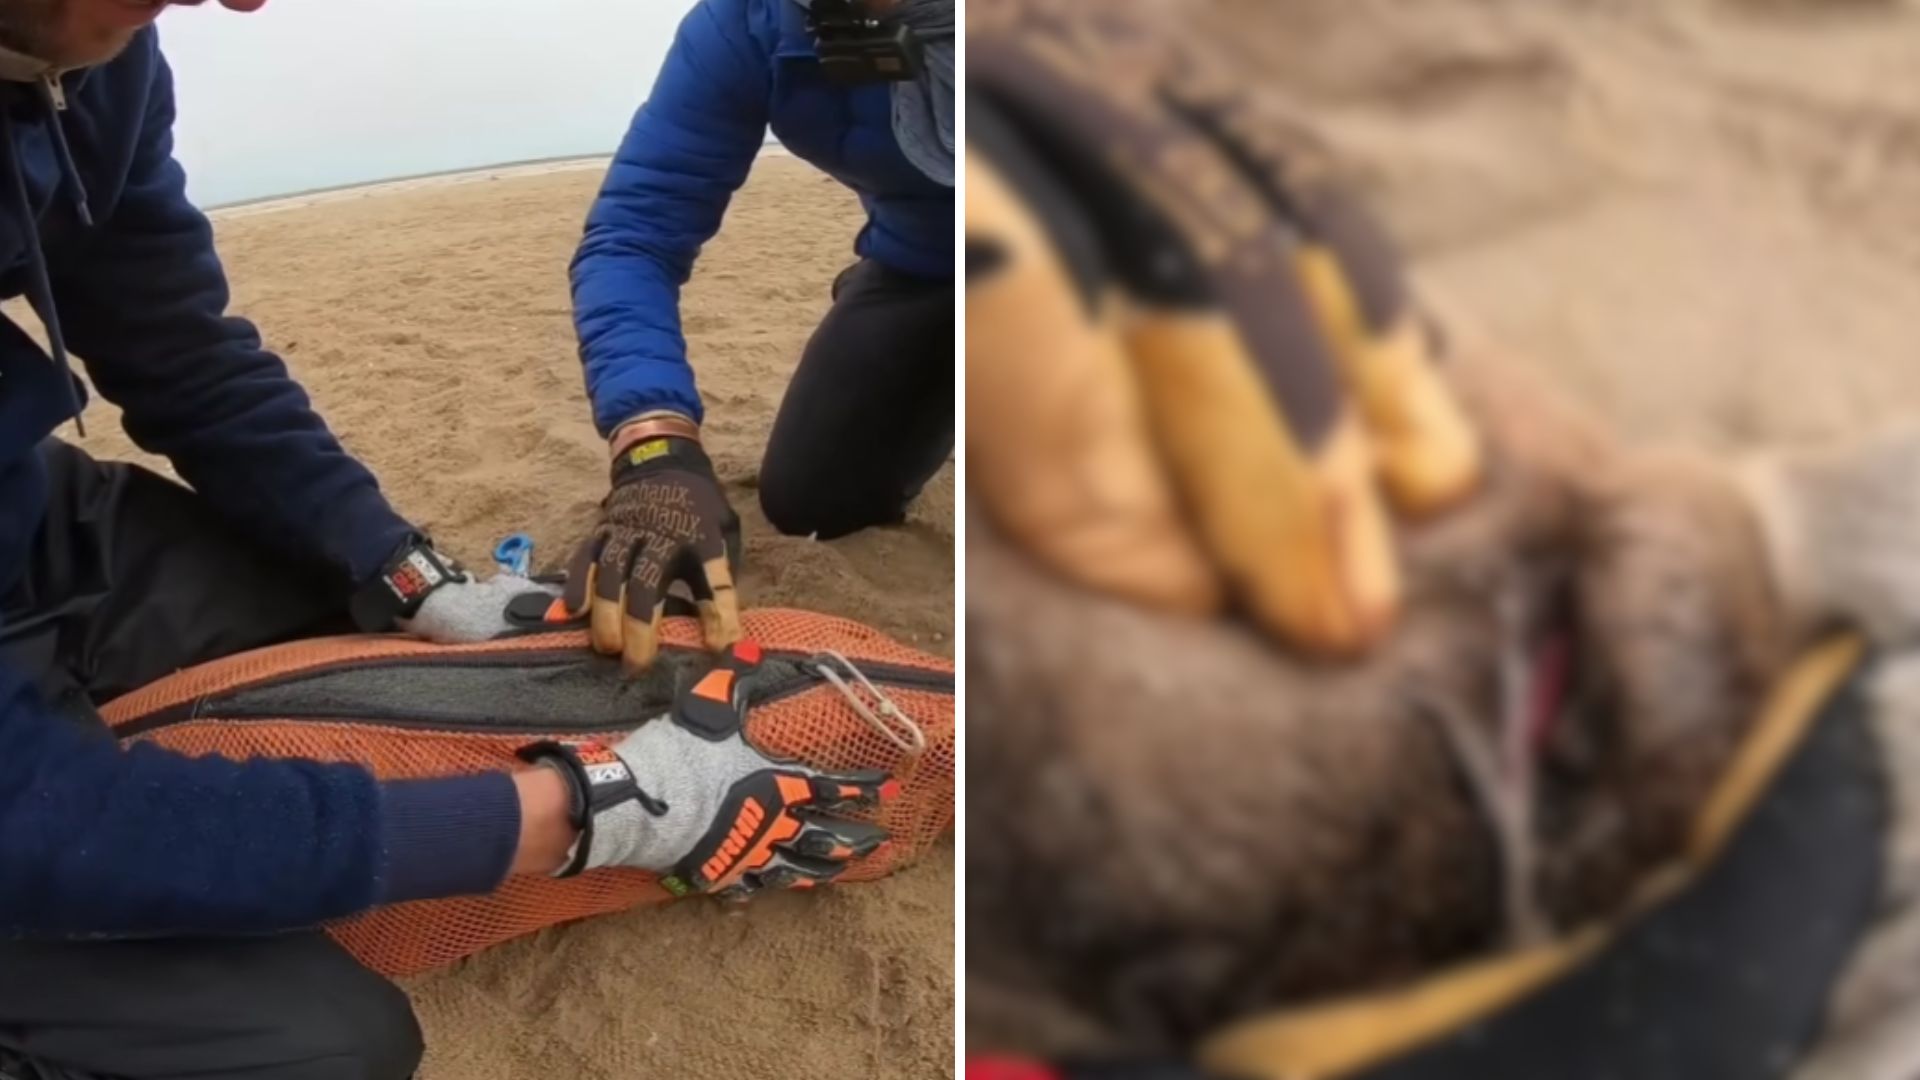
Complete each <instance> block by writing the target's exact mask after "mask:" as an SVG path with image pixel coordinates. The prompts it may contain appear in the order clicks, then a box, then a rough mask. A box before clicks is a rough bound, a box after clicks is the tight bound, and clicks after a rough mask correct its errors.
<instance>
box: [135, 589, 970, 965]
mask: <svg viewBox="0 0 1920 1080" xmlns="http://www.w3.org/2000/svg"><path fill="white" fill-rule="evenodd" d="M744 629H745V631H746V634H747V636H748V637H749V638H751V639H752V640H754V641H756V642H758V643H759V644H760V646H761V647H762V649H764V650H765V660H764V662H763V663H762V665H761V667H760V669H759V671H757V672H756V673H755V675H754V676H753V678H752V682H751V684H750V685H749V686H748V687H747V693H746V698H747V702H748V708H747V735H748V738H749V739H751V740H752V741H753V742H754V743H755V745H757V746H759V747H760V748H761V749H762V750H763V751H764V752H766V753H768V754H770V755H773V756H778V757H788V758H792V759H796V760H798V761H801V762H803V763H805V764H807V765H811V766H813V767H815V768H817V769H822V770H829V771H835V772H842V771H850V770H858V769H884V770H886V771H887V772H888V773H890V774H891V775H893V776H894V777H895V778H896V779H898V780H899V781H900V788H901V790H900V794H899V796H898V797H897V798H894V799H892V800H889V801H888V802H887V804H886V805H885V806H884V807H881V808H878V809H873V810H864V811H858V812H855V813H852V814H849V815H848V816H851V817H856V818H860V819H862V820H867V821H873V822H877V823H878V824H880V825H882V826H883V827H885V828H886V829H887V830H888V831H889V832H890V833H891V834H892V839H893V842H892V843H889V844H887V845H885V846H884V847H882V848H881V849H879V850H878V851H876V852H875V853H874V854H873V855H871V856H869V857H866V858H864V859H859V860H856V861H855V862H854V863H853V865H851V866H850V867H849V868H848V869H847V870H846V872H845V873H844V874H843V875H842V876H841V878H840V880H842V881H870V880H873V879H875V878H879V877H883V876H885V875H886V874H888V873H890V872H892V871H893V870H895V869H897V868H899V867H900V866H902V865H904V864H906V863H908V862H911V861H913V860H914V859H915V858H917V857H919V856H920V855H921V854H922V853H923V852H925V851H926V850H927V848H929V847H931V846H932V845H933V844H934V843H935V842H936V841H938V840H939V839H940V837H941V836H942V835H943V834H944V833H945V832H946V831H947V830H948V829H949V828H950V827H951V826H952V824H953V766H954V715H953V687H954V678H953V665H952V662H951V661H948V660H943V659H941V658H939V657H935V656H930V655H928V654H926V653H922V652H919V651H917V650H915V649H911V648H908V647H907V646H904V645H901V644H899V643H898V642H895V641H893V640H892V639H890V638H888V637H886V636H885V635H883V634H881V633H880V632H878V631H876V630H873V629H870V628H868V627H865V626H861V625H860V624H858V623H854V622H849V621H847V620H845V619H839V618H833V617H831V616H825V615H817V614H812V613H808V612H801V611H786V610H778V609H768V610H761V611H752V612H748V613H747V614H746V615H745V617H744ZM712 662H713V658H712V654H710V653H708V652H707V651H706V650H705V649H704V648H702V647H701V645H700V638H699V624H698V623H697V622H696V621H695V620H692V619H684V618H675V619H669V620H667V621H666V623H665V626H664V628H663V630H662V633H661V654H660V660H659V662H658V663H656V665H655V667H654V669H653V670H652V671H650V672H648V673H647V674H646V675H645V676H643V677H640V678H637V679H632V680H629V679H625V678H623V677H622V676H621V674H620V668H619V662H618V661H617V660H614V659H609V658H604V657H600V656H596V655H593V654H592V653H591V652H590V650H589V649H588V648H587V639H586V634H585V633H584V632H581V631H569V632H562V633H545V634H537V635H530V636H526V637H516V638H509V639H505V640H501V641H494V642H487V643H483V644H478V645H458V646H441V645H431V644H426V643H423V642H417V641H411V640H407V639H401V638H392V637H338V638H323V639H318V640H314V641H304V642H297V643H294V644H289V645H281V646H275V647H271V648H266V649H260V650H257V651H254V652H249V653H243V654H241V655H238V656H233V657H229V658H227V659H224V660H218V661H214V662H213V663H209V664H202V665H200V666H198V667H194V668H189V669H187V670H185V671H181V672H178V673H176V674H174V675H172V676H169V677H167V678H165V679H161V680H159V681H158V682H155V683H153V684H151V685H149V686H147V687H145V688H143V689H141V690H138V691H135V692H133V693H131V694H128V695H126V696H124V697H121V698H119V699H117V700H115V701H113V702H111V703H109V704H108V705H107V706H106V708H105V709H103V710H102V711H103V713H104V715H105V717H106V719H107V722H108V723H109V724H111V725H112V727H113V730H114V733H115V735H116V736H118V737H119V738H120V739H121V740H122V741H131V740H143V741H146V742H150V743H153V744H155V745H159V746H163V747H167V748H169V749H173V750H178V751H182V752H184V753H189V754H220V755H223V756H226V757H231V758H247V757H303V758H312V759H316V760H320V761H353V762H359V763H360V764H363V765H365V766H367V767H368V768H369V769H371V770H372V771H373V773H374V774H375V775H376V776H379V777H381V778H383V779H400V778H407V777H419V776H435V775H445V774H451V773H462V772H479V771H483V770H486V769H500V768H508V767H512V766H513V765H515V764H516V762H515V759H514V756H513V753H514V750H515V749H516V748H518V747H520V746H524V745H525V744H527V743H529V742H532V741H535V740H537V739H542V738H552V737H555V736H557V735H564V736H593V735H597V736H603V737H605V736H617V735H618V734H620V733H622V732H625V731H629V730H632V729H633V728H635V727H637V726H639V725H640V724H641V723H642V722H644V721H646V720H648V719H650V718H652V717H656V716H659V715H661V714H662V713H664V712H666V710H667V708H668V707H669V705H670V704H671V702H672V700H673V694H674V692H675V691H676V690H677V689H678V688H680V687H683V686H687V685H690V684H691V682H692V681H693V680H695V679H697V678H699V676H700V675H701V674H703V673H705V672H706V671H707V670H708V668H709V667H710V666H711V665H712ZM863 680H865V681H864V682H863ZM887 702H891V703H892V705H893V706H894V707H895V708H897V710H898V712H897V714H894V713H892V712H891V711H890V710H889V709H888V708H887V706H886V703H887ZM670 899H672V897H671V896H670V895H669V894H668V893H667V892H666V890H665V889H663V888H661V887H660V886H659V885H658V884H656V882H655V880H654V877H653V875H651V874H647V873H643V872H640V871H635V870H596V871H591V872H589V873H586V874H582V875H580V876H578V877H575V878H568V879H564V880H556V879H550V878H538V877H515V878H511V879H509V880H508V881H507V883H506V884H505V885H504V886H503V887H502V888H500V889H499V890H498V891H497V892H495V893H493V894H491V895H489V896H477V897H461V898H455V899H447V900H422V901H415V902H412V903H406V904H396V905H393V906H391V907H386V908H382V909H379V910H376V911H373V912H369V913H367V914H363V915H359V916H356V917H353V918H350V919H346V920H344V921H341V922H339V923H337V924H335V925H333V926H332V927H330V928H329V929H330V932H331V933H332V934H333V936H334V937H335V938H337V939H338V940H339V941H340V942H341V943H342V944H343V945H345V946H346V948H347V949H348V950H349V951H350V952H352V953H353V954H354V955H355V956H356V957H358V958H359V960H360V961H361V962H362V963H364V964H366V965H367V966H368V967H370V968H372V969H374V970H375V971H378V972H380V973H382V974H385V975H389V976H398V975H409V974H414V973H417V972H421V971H425V970H428V969H430V968H434V967H439V966H441V965H443V964H447V963H451V962H452V961H455V960H458V959H460V958H462V957H465V956H469V955H471V954H473V953H475V952H478V951H480V950H482V949H485V948H487V947H489V946H491V945H495V944H498V943H499V942H502V941H506V940H508V939H509V938H513V937H518V936H520V935H522V934H526V933H529V932H531V931H534V930H538V929H541V928H543V927H547V926H552V925H555V924H557V923H561V922H566V921H569V920H573V919H580V918H584V917H586V916H589V915H599V914H603V913H606V912H612V911H619V910H622V909H625V908H631V907H635V906H638V905H642V904H655V903H662V902H665V901H667V900H670Z"/></svg>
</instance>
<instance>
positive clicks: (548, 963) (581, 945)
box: [68, 155, 954, 1080]
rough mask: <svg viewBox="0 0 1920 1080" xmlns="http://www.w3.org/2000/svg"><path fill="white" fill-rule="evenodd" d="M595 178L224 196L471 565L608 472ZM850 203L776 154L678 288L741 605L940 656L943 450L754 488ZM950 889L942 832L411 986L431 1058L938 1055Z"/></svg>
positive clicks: (346, 406)
mask: <svg viewBox="0 0 1920 1080" xmlns="http://www.w3.org/2000/svg"><path fill="white" fill-rule="evenodd" d="M599 180H600V172H599V170H597V169H593V168H584V169H583V168H572V169H546V170H530V171H523V172H520V173H516V174H510V175H507V176H504V177H502V178H500V179H497V180H493V179H489V180H474V179H472V178H471V177H468V178H445V179H442V180H440V181H438V182H423V183H412V184H405V185H399V186H396V187H395V188H392V189H389V190H383V191H380V192H378V193H376V194H370V195H367V196H366V197H339V196H334V197H325V198H315V199H310V200H307V201H306V203H305V204H304V205H297V206H282V207H279V208H275V209H273V210H272V212H261V210H260V208H258V207H255V208H248V209H246V210H240V211H234V212H229V213H223V214H221V215H218V221H217V223H216V227H217V229H218V233H219V244H220V249H221V252H222V253H223V255H224V258H225V260H226V264H227V268H228V272H229V275H230V277H231V278H232V281H233V286H234V310H235V311H236V312H237V313H240V314H244V315H246V316H247V317H249V318H251V319H253V320H254V321H255V322H257V323H258V324H259V326H260V327H261V329H262V331H263V332H264V334H265V335H266V339H267V341H268V343H269V344H270V345H271V346H272V347H273V348H275V349H276V350H278V351H279V352H280V353H281V355H283V356H284V357H286V359H287V362H288V363H289V364H290V365H291V367H292V368H293V371H294V373H295V374H296V375H297V376H298V377H299V378H300V379H301V380H302V382H304V383H305V385H306V386H307V388H308V389H309V390H310V391H311V393H312V394H313V396H314V398H315V400H316V402H317V403H318V405H319V407H320V409H321V411H322V412H323V413H324V414H325V415H326V416H327V417H328V419H329V420H330V421H331V422H332V423H333V425H334V427H335V429H336V430H337V431H338V432H339V433H340V435H341V438H342V439H343V440H344V441H345V442H346V444H347V445H348V446H349V447H350V448H351V449H352V450H353V451H354V452H355V453H356V454H358V455H360V456H361V457H362V458H363V459H364V460H365V461H366V462H367V463H368V464H369V465H370V466H371V467H372V468H373V469H374V471H375V472H376V473H377V474H378V475H379V476H380V478H381V481H382V484H383V486H384V487H385V488H386V490H387V492H388V494H389V496H390V497H391V498H392V500H393V502H394V504H395V505H396V506H397V507H399V508H400V510H401V512H402V513H405V514H407V515H408V516H410V517H411V518H413V519H414V520H415V521H417V522H418V523H419V524H421V525H423V526H425V527H427V528H428V529H430V530H431V531H432V532H433V534H434V535H435V537H436V538H437V539H438V540H439V541H440V542H441V543H442V544H444V545H446V546H447V547H449V548H450V549H451V550H452V551H453V552H454V554H456V555H457V556H458V557H460V558H462V559H465V560H467V561H469V562H470V563H475V564H481V565H484V564H485V559H486V557H487V553H488V552H489V551H490V550H491V546H492V544H493V542H494V540H495V539H497V538H498V537H500V536H502V535H504V534H506V533H508V532H512V531H515V530H526V531H528V532H529V533H531V535H532V536H533V538H534V540H535V543H536V544H537V551H538V556H537V558H538V560H539V561H541V562H543V563H544V562H553V561H563V560H564V558H565V556H566V554H567V551H568V548H569V546H570V545H571V543H572V542H573V541H574V539H576V537H577V536H578V535H579V534H580V533H582V532H583V531H584V530H585V529H586V527H587V526H588V524H589V522H590V520H591V518H592V516H593V511H594V507H595V504H596V502H597V501H598V499H599V498H600V496H601V495H602V494H603V493H604V492H605V484H606V464H605V462H606V456H605V450H604V448H603V444H602V443H601V442H600V441H599V438H598V436H596V435H595V433H594V431H593V428H592V426H591V423H590V422H589V419H588V412H587V404H586V399H585V396H584V393H583V391H582V387H581V379H580V369H579V365H578V362H577V360H576V359H575V351H574V337H573V326H572V320H571V316H570V314H569V305H568V295H567V277H566V272H567V260H568V259H569V257H570V256H571V255H572V252H573V248H574V245H575V243H576V241H577V240H578V237H579V230H580V222H581V220H582V219H583V217H584V215H585V213H586V209H587V205H588V203H589V202H590V201H591V199H592V197H593V194H594V192H595V190H596V189H597V187H598V185H599ZM860 220H861V215H860V212H859V207H858V205H857V203H856V202H855V201H854V200H853V198H852V197H851V196H850V195H849V194H847V192H846V191H845V189H843V188H841V187H840V186H839V185H838V184H836V183H835V182H833V181H832V180H829V179H827V178H826V177H824V176H822V175H821V174H819V173H817V172H815V171H813V170H812V169H810V168H809V167H807V166H805V165H802V164H800V163H799V162H797V161H795V160H794V159H792V158H790V157H786V156H784V155H769V156H767V157H766V158H764V159H763V160H762V162H761V164H760V165H759V166H758V168H757V169H756V170H755V172H754V175H753V178H752V179H751V180H750V181H749V182H748V184H747V185H746V187H745V188H744V189H743V190H742V191H741V192H740V193H739V194H738V195H737V196H736V197H735V200H734V204H733V209H732V211H731V212H730V213H729V215H728V217H727V223H726V227H725V229H724V230H723V231H722V232H721V234H720V235H719V237H717V238H716V239H715V240H714V241H713V242H712V243H711V244H710V245H709V246H708V248H707V250H706V252H705V254H704V255H703V257H702V259H701V261H700V265H699V270H698V272H697V273H696V275H695V277H694V280H693V282H692V283H691V284H690V286H689V287H688V290H687V297H686V307H685V315H686V332H687V337H688V339H689V341H690V343H691V352H692V359H693V364H694V366H695V368H696V369H697V371H698V375H699V380H700V387H701V390H702V392H703V393H704V395H705V397H706V401H707V405H708V408H709V410H710V417H709V422H708V426H707V432H708V437H707V443H708V447H709V450H710V451H711V452H712V454H713V457H714V461H715V466H716V468H717V470H718V472H719V474H720V476H721V478H722V480H723V481H724V482H725V483H726V486H727V491H728V495H729V497H730V498H731V499H732V500H733V502H734V505H735V506H736V507H737V508H738V509H739V511H740V513H741V515H742V518H743V519H744V526H745V533H746V538H747V550H746V572H745V575H744V578H743V580H742V585H741V587H742V590H743V594H744V595H745V597H746V598H747V602H748V603H750V604H754V605H779V606H789V607H802V608H811V609H815V610H819V611H826V612H832V613H835V614H839V615H845V616H849V617H852V618H856V619H860V620H863V621H865V622H868V623H870V624H872V625H874V626H877V627H879V628H881V629H883V630H885V631H886V632H888V633H890V634H892V635H894V636H896V637H898V638H899V639H901V640H903V641H906V642H909V643H911V644H913V645H915V646H917V647H919V648H921V649H925V650H927V651H930V652H935V653H940V654H942V655H948V656H951V655H952V653H953V646H952V627H953V584H954V572H953V510H954V501H953V500H954V494H953V491H954V489H953V478H952V471H951V468H950V467H949V469H948V470H946V471H945V472H943V473H942V474H941V476H940V477H939V478H937V479H936V481H935V482H934V483H933V484H932V485H931V486H930V488H929V490H928V491H927V493H926V495H925V496H924V497H923V498H922V499H921V500H920V502H919V503H918V504H917V505H916V507H915V508H914V510H913V512H912V514H911V520H910V521H909V522H908V524H907V525H905V526H903V527H900V528H894V529H884V530H875V531H870V532H868V533H866V534H863V535H860V536H856V537H852V538H849V539H846V540H841V541H836V542H832V543H818V542H812V541H808V540H804V539H792V538H785V537H780V536H776V535H774V534H773V532H772V530H771V529H770V527H769V526H768V525H767V523H766V520H765V519H764V517H762V516H761V514H760V512H759V507H758V503H757V500H756V498H755V494H754V490H753V485H754V476H755V474H756V471H757V468H758V465H759V457H760V453H761V450H762V448H763V446H764V444H765V440H766V435H767V431H768V429H769V427H770V425H771V424H772V421H773V416H774V412H775V410H776V409H777V408H778V406H779V403H780V397H781V393H782V391H783V390H784V388H785V386H786V380H787V376H788V374H789V373H790V372H791V370H792V368H793V365H794V363H795V361H796V360H797V359H798V357H799V354H800V349H801V346H802V345H803V344H804V342H805V340H806V338H807V335H808V334H809V333H810V332H811V330H812V328H813V326H814V324H815V323H816V322H817V321H818V319H819V317H820V316H821V314H823V313H824V312H825V310H826V308H827V304H828V297H827V288H828V284H829V283H830V281H831V279H832V277H833V275H834V274H835V273H836V272H837V271H838V270H839V269H840V268H841V267H842V266H844V265H845V264H846V263H847V262H849V261H851V259H852V252H851V245H852V239H853V234H854V232H855V230H856V229H857V228H858V225H859V222H860ZM112 416H113V414H112V410H111V409H110V408H108V407H103V406H102V405H99V404H96V405H95V406H94V407H93V408H92V409H91V410H90V411H89V413H88V420H89V430H90V431H91V432H92V434H91V435H90V437H89V438H88V439H86V440H85V442H84V443H83V445H85V446H86V447H87V448H88V449H89V450H90V451H92V452H93V453H95V454H97V455H101V456H131V457H138V456H139V455H138V454H137V453H136V452H134V450H133V449H132V447H130V446H129V444H128V443H127V441H126V439H125V437H124V436H122V435H121V433H120V432H119V430H118V425H117V423H116V422H115V421H114V420H113V419H112ZM68 434H69V437H70V436H71V433H70V432H69V433H68ZM150 463H151V462H150ZM156 464H157V463H156ZM953 884H954V878H953V859H952V852H951V849H950V847H948V848H943V849H941V850H940V851H938V852H936V853H935V854H934V855H933V856H931V857H930V858H929V859H928V860H927V861H926V862H925V863H923V864H921V865H920V866H917V867H915V868H912V869H910V870H908V871H906V872H904V873H902V874H900V875H898V876H896V877H895V878H893V879H890V880H888V881H885V882H882V883H879V884H876V885H866V886H854V887H849V888H847V889H845V890H832V889H828V890H822V891H820V892H818V893H814V894H810V895H800V894H794V895H782V896H775V897H770V898H767V899H765V900H763V901H761V902H757V903H755V904H753V905H751V906H749V907H748V908H746V909H744V910H731V909H728V910H723V909H721V908H719V907H717V906H714V905H709V904H703V903H688V904H679V905H674V906H671V907H669V908H665V909H652V910H646V911H638V912H633V913H630V914H627V915H622V916H616V917H612V918H606V919H600V920H596V921H591V922H588V923H584V924H580V925H576V926H572V927H567V928H563V929H559V930H553V931H548V932H545V933H542V934H540V935H538V936H536V937H533V938H529V939H523V940H521V941H517V942H513V943H510V944H508V945H506V946H503V947H501V948H499V949H496V950H494V951H492V952H490V953H486V954H483V955H481V956H478V957H475V958H473V959H472V960H469V961H467V962H465V963H463V964H461V965H458V966H456V967H454V968H452V969H449V970H446V971H442V972H438V973H434V974H430V975H427V976H425V977H422V978H418V979H414V980H411V981H410V983H409V984H408V989H409V990H410V991H411V992H412V994H413V998H414V1001H415V1004H416V1007H417V1009H418V1011H419V1014H420V1019H421V1022H422V1024H423V1026H424V1027H425V1029H426V1035H427V1043H428V1056H427V1061H426V1065H425V1067H424V1071H423V1073H422V1076H423V1077H424V1078H426V1080H509V1078H529V1080H531V1078H544V1077H550V1076H563V1075H564V1076H573V1077H581V1078H607V1080H613V1078H622V1080H625V1078H629V1077H639V1076H655V1075H669V1074H671V1075H678V1076H690V1077H761V1076H842V1075H859V1076H863V1077H872V1078H875V1080H886V1078H899V1080H907V1078H914V1080H920V1078H924V1077H939V1076H950V1075H951V1074H952V1062H953V1020H952V1016H953V1014H952V997H953V975H952V967H953V902H952V896H953Z"/></svg>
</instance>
